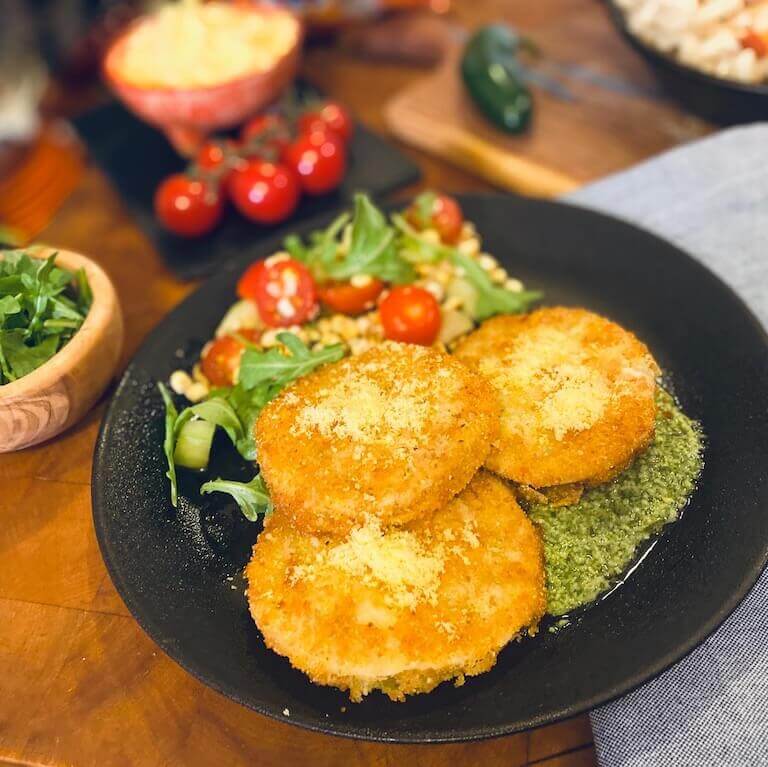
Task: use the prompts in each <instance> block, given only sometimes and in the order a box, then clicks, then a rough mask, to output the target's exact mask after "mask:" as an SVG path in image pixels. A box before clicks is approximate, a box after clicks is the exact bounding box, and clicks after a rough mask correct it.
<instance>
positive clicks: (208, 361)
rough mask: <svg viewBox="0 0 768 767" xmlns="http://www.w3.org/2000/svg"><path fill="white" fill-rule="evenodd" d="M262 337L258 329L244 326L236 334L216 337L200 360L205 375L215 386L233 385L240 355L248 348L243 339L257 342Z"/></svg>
mask: <svg viewBox="0 0 768 767" xmlns="http://www.w3.org/2000/svg"><path fill="white" fill-rule="evenodd" d="M260 337H261V333H260V332H259V331H258V330H254V329H253V328H243V329H242V330H238V331H237V333H236V334H233V335H228V336H221V337H219V338H217V339H215V340H214V341H212V342H211V344H210V346H209V347H208V348H207V349H206V350H205V354H204V355H203V357H202V359H201V360H200V369H201V370H202V371H203V375H204V376H205V377H206V378H207V379H208V381H209V382H210V383H211V384H212V385H213V386H232V385H233V384H234V383H235V375H236V373H237V369H238V368H239V367H240V357H242V355H243V352H244V351H245V349H246V345H245V344H244V343H243V341H242V339H245V340H246V341H251V342H253V343H256V342H257V341H258V340H259V338H260Z"/></svg>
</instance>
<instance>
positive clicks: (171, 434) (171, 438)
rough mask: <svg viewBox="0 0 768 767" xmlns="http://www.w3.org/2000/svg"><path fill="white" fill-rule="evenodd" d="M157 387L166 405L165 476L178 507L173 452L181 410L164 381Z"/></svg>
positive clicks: (172, 497) (174, 502) (172, 502)
mask: <svg viewBox="0 0 768 767" xmlns="http://www.w3.org/2000/svg"><path fill="white" fill-rule="evenodd" d="M157 388H158V389H159V390H160V394H161V396H162V398H163V403H164V405H165V438H164V439H163V451H164V452H165V459H166V461H168V471H166V472H165V476H166V477H168V479H169V480H170V481H171V504H173V506H174V507H176V504H177V502H178V487H177V484H176V464H175V462H174V460H173V453H174V450H175V449H176V421H177V420H178V418H179V412H178V410H176V406H175V405H174V404H173V399H172V398H171V393H170V392H169V391H168V389H167V388H166V386H165V384H164V383H158V384H157Z"/></svg>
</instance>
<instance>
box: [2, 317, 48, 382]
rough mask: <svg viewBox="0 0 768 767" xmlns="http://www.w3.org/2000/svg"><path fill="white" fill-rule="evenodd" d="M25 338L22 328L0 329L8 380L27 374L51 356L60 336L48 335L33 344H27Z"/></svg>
mask: <svg viewBox="0 0 768 767" xmlns="http://www.w3.org/2000/svg"><path fill="white" fill-rule="evenodd" d="M25 338H26V333H25V331H23V330H3V331H0V348H1V349H2V355H3V359H4V360H5V361H6V364H7V368H8V369H7V370H5V371H4V373H5V375H6V377H7V378H8V379H9V380H10V381H15V380H16V379H18V378H21V377H22V376H25V375H28V374H29V373H31V372H32V371H33V370H36V369H37V368H39V367H40V365H42V364H43V363H44V362H47V361H48V360H49V359H50V358H51V357H53V355H54V354H56V351H57V349H58V348H59V339H60V338H61V336H60V335H59V334H56V335H50V336H48V337H47V338H45V339H44V340H43V341H41V342H40V343H39V344H37V345H35V346H27V344H26V343H25Z"/></svg>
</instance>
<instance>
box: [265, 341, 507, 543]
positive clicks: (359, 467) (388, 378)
mask: <svg viewBox="0 0 768 767" xmlns="http://www.w3.org/2000/svg"><path fill="white" fill-rule="evenodd" d="M499 413H500V409H499V405H498V402H497V399H496V395H495V392H494V391H493V388H492V387H491V386H490V385H489V383H488V382H487V381H486V380H485V379H484V378H483V377H482V376H479V375H477V374H476V373H472V372H471V371H470V370H469V369H468V368H467V367H465V366H464V365H462V364H461V363H460V362H458V361H457V360H455V359H453V358H452V357H450V356H448V355H446V354H442V353H440V352H438V351H436V350H434V349H429V348H424V347H421V346H415V345H410V344H394V343H385V344H382V345H381V346H377V347H375V348H373V349H371V350H370V351H368V352H365V353H363V354H360V355H358V356H356V357H350V358H347V359H345V360H342V361H341V362H337V363H335V364H332V365H328V366H326V367H324V368H322V369H320V370H318V371H316V372H315V373H313V374H311V375H309V376H306V377H305V378H301V379H299V380H298V381H296V382H295V383H294V384H292V385H291V386H289V387H288V388H287V389H286V390H285V391H284V392H283V393H282V394H280V396H278V397H277V398H276V399H275V400H274V401H273V402H271V403H270V404H269V405H267V407H266V408H264V410H263V411H262V413H261V415H260V416H259V418H258V420H257V422H256V427H255V438H256V445H257V449H258V460H259V465H260V466H261V472H262V475H263V477H264V480H265V482H266V484H267V487H268V488H269V492H270V495H271V496H272V500H273V501H274V504H275V506H276V508H277V509H279V510H280V511H281V513H283V514H287V515H289V516H290V517H291V519H292V521H293V523H294V524H295V525H296V526H297V527H299V528H300V529H302V530H304V531H306V532H336V533H338V534H341V533H345V532H348V531H349V530H350V529H351V528H352V527H353V526H354V525H356V524H358V523H359V522H360V521H361V520H362V519H364V518H366V517H367V516H370V515H374V516H377V517H378V518H379V519H380V521H381V523H382V524H383V525H385V526H386V525H390V524H402V523H405V522H408V521H410V520H412V519H416V518H417V517H419V516H421V515H423V514H430V513H432V512H434V511H436V510H437V509H439V508H441V507H442V506H444V505H445V504H446V503H447V502H448V501H449V500H450V499H451V498H453V496H454V495H456V493H458V492H460V491H461V490H463V489H464V487H466V485H467V483H468V482H469V480H470V479H471V478H472V475H473V474H474V473H475V472H476V471H477V469H478V468H479V467H480V466H482V464H483V462H484V461H485V459H486V457H487V456H488V451H489V449H490V443H491V440H492V439H493V438H494V437H495V436H496V432H497V429H498V422H499Z"/></svg>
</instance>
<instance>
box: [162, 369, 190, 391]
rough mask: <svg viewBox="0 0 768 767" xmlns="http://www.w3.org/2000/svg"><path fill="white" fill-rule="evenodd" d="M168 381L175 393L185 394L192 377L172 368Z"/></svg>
mask: <svg viewBox="0 0 768 767" xmlns="http://www.w3.org/2000/svg"><path fill="white" fill-rule="evenodd" d="M168 383H169V384H170V387H171V389H173V391H175V392H176V394H185V393H186V391H187V389H188V388H189V387H190V386H192V379H191V378H190V377H189V374H188V373H186V372H184V371H183V370H174V371H173V373H171V377H170V378H169V379H168Z"/></svg>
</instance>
